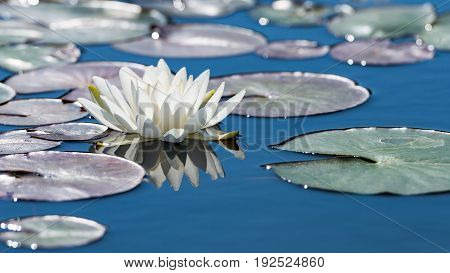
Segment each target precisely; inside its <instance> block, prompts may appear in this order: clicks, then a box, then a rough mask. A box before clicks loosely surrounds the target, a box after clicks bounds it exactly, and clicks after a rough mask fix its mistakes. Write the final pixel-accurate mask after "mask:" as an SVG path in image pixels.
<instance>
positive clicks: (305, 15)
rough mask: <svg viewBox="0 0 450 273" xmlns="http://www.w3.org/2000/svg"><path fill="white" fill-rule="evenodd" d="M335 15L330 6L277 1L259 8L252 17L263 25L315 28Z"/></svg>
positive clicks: (288, 0) (252, 12) (252, 13)
mask: <svg viewBox="0 0 450 273" xmlns="http://www.w3.org/2000/svg"><path fill="white" fill-rule="evenodd" d="M333 13H334V10H333V8H332V7H329V6H323V5H315V4H314V5H310V4H304V3H301V4H298V3H295V1H290V0H277V1H274V2H273V3H272V4H271V5H259V6H257V7H256V8H254V9H253V10H252V11H251V12H250V15H251V16H252V17H253V18H254V19H255V20H257V21H258V22H259V23H260V24H261V25H267V24H269V23H273V24H277V25H283V26H315V25H321V24H323V22H324V19H325V18H326V17H327V16H330V15H331V14H333Z"/></svg>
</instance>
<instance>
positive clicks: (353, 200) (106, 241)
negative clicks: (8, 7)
mask: <svg viewBox="0 0 450 273" xmlns="http://www.w3.org/2000/svg"><path fill="white" fill-rule="evenodd" d="M330 2H331V1H330ZM421 2H422V1H395V2H394V3H421ZM432 2H434V4H435V5H436V6H438V5H439V4H441V3H440V2H441V1H432ZM445 10H450V4H447V5H446V6H443V7H442V9H440V10H439V11H445ZM176 21H177V22H186V21H194V20H189V19H183V20H176ZM195 21H201V22H210V23H224V24H230V25H236V26H243V27H247V28H251V29H254V30H257V31H259V32H261V33H263V34H264V35H265V36H266V37H267V38H268V39H269V40H279V39H307V40H316V41H318V42H319V43H320V44H324V45H332V44H335V43H337V42H340V41H342V40H341V39H338V38H335V37H333V36H332V35H331V34H330V33H328V32H327V30H326V29H325V27H313V28H283V27H277V26H260V25H259V24H258V23H257V22H255V21H253V20H252V19H251V18H250V16H249V15H248V13H247V12H245V11H243V12H239V13H236V14H234V15H232V16H229V17H225V18H219V19H208V20H205V19H201V20H195ZM82 53H83V54H82V56H81V59H80V61H102V60H110V61H127V62H138V63H142V64H147V65H150V64H155V63H156V62H157V60H158V59H157V58H149V57H143V56H138V55H131V54H126V53H123V52H121V51H119V50H116V49H113V48H112V47H110V46H89V47H86V48H83V49H82ZM166 61H167V63H168V64H169V66H170V67H171V68H172V69H173V70H178V69H180V68H181V67H183V66H186V68H187V69H188V71H189V73H191V74H194V75H198V74H199V73H200V72H202V71H203V70H205V69H207V68H210V69H211V72H212V75H213V76H222V75H228V74H233V73H244V72H260V71H306V72H315V73H331V74H337V75H340V76H344V77H348V78H350V79H352V80H355V81H356V82H358V84H360V85H361V86H364V87H366V88H369V89H370V90H371V92H372V96H371V98H370V99H369V100H368V101H367V102H366V103H365V104H363V105H361V106H359V107H356V108H353V109H349V110H345V111H341V112H336V113H331V114H326V115H318V116H311V117H307V118H287V119H284V118H276V119H265V118H246V117H242V116H237V115H231V116H229V117H228V118H227V119H226V120H224V122H223V125H222V128H223V129H225V130H227V131H232V130H239V131H240V134H241V135H242V136H241V138H240V139H239V144H240V145H241V146H242V147H243V148H244V149H245V150H247V152H246V159H245V160H244V161H242V160H238V159H235V158H234V157H233V155H231V154H230V153H228V152H227V151H225V150H224V149H221V148H220V147H218V145H217V144H212V146H213V148H214V149H215V150H216V153H217V156H218V157H219V158H220V159H221V160H222V165H223V168H224V170H225V174H226V176H225V178H223V179H221V178H219V179H218V180H216V181H211V178H210V176H209V175H208V174H205V173H201V174H200V185H199V187H198V188H194V187H192V186H191V184H190V182H189V180H188V178H187V177H185V178H184V181H183V183H182V185H181V188H180V189H179V191H174V190H173V189H172V188H171V187H170V186H169V184H168V183H164V184H163V186H162V187H161V188H159V189H157V188H156V187H155V186H154V185H152V184H150V183H146V182H144V183H142V184H141V185H140V186H139V187H137V188H136V189H134V190H132V191H130V192H127V193H123V194H119V195H115V196H109V197H104V198H100V199H93V200H83V201H74V202H61V203H51V202H27V201H18V202H13V201H6V200H1V201H0V219H7V218H11V217H17V216H30V215H45V214H61V215H73V216H77V217H82V218H88V219H92V220H95V221H98V222H100V223H102V224H104V225H106V226H107V228H108V231H107V234H106V236H105V237H104V238H103V239H102V240H100V241H98V242H96V243H94V244H91V245H87V246H83V247H78V248H72V249H62V250H56V251H58V252H442V251H446V250H447V249H450V222H449V221H448V219H449V217H450V210H449V209H448V208H449V207H450V193H442V194H431V195H421V196H410V197H405V196H394V195H374V196H362V195H352V194H344V193H336V192H327V191H320V190H314V189H304V188H303V187H301V186H296V185H292V184H289V183H287V182H285V181H282V180H281V179H279V178H278V177H277V176H276V175H275V174H274V173H273V172H271V171H268V170H266V169H264V168H262V167H260V166H261V165H263V164H266V163H273V162H280V161H294V160H307V159H313V158H318V157H316V156H312V155H302V154H297V153H290V152H284V151H277V150H272V149H270V148H268V147H267V145H269V144H275V143H278V142H280V141H282V140H284V139H285V138H288V137H290V136H294V135H297V134H300V133H305V132H311V131H318V130H326V129H336V128H348V127H363V126H395V127H403V126H405V127H414V128H427V129H436V130H444V131H450V120H449V117H450V107H449V102H450V99H449V96H450V88H449V87H450V76H449V71H448V64H449V63H450V52H442V51H439V52H437V53H436V56H435V58H434V59H433V60H431V61H425V62H421V63H417V64H413V65H404V66H391V67H368V66H367V67H362V66H349V65H348V64H346V63H338V62H337V61H336V60H333V59H332V58H331V57H330V56H329V55H326V56H325V57H321V58H316V59H308V60H298V61H288V60H270V59H264V58H261V57H259V56H257V55H254V54H247V55H241V56H236V57H224V58H212V59H166ZM8 76H10V73H8V72H6V71H3V70H0V78H6V77H8ZM48 95H49V94H45V95H38V96H48ZM38 96H34V97H38ZM84 120H85V121H89V119H84ZM0 129H1V131H5V130H10V129H11V127H6V126H0ZM57 150H64V151H84V152H86V151H88V150H89V145H88V144H82V143H64V144H63V145H62V146H60V147H58V148H57ZM355 179H357V177H355ZM380 179H382V178H380ZM6 249H7V248H6V246H0V251H1V250H6ZM8 251H9V252H16V251H17V252H19V251H31V250H23V249H17V250H12V249H9V250H8Z"/></svg>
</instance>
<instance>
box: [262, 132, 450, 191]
mask: <svg viewBox="0 0 450 273" xmlns="http://www.w3.org/2000/svg"><path fill="white" fill-rule="evenodd" d="M274 148H276V149H279V150H286V151H294V152H302V153H317V154H326V155H336V156H339V157H334V158H331V159H324V160H313V161H303V162H286V163H277V164H269V165H268V167H269V168H272V169H273V171H274V172H275V173H276V174H278V175H279V176H280V177H282V178H284V179H286V180H288V181H290V182H292V183H295V184H301V185H306V186H308V187H312V188H319V189H325V190H332V191H338V192H349V193H357V194H379V193H392V194H399V195H414V194H426V193H435V192H444V191H449V190H450V173H449V171H448V170H449V167H450V133H447V132H439V131H433V130H421V129H410V128H355V129H346V130H331V131H323V132H317V133H310V134H306V135H300V136H298V137H294V138H292V139H289V140H287V141H284V142H282V143H280V144H278V145H275V146H274Z"/></svg>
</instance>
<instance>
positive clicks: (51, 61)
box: [0, 44, 80, 72]
mask: <svg viewBox="0 0 450 273" xmlns="http://www.w3.org/2000/svg"><path fill="white" fill-rule="evenodd" d="M79 57H80V50H79V49H78V48H77V47H76V46H75V45H74V44H67V45H63V46H58V45H29V44H20V45H14V46H2V47H0V66H1V67H3V68H5V69H8V70H10V71H14V72H19V71H26V70H31V69H37V68H41V67H46V66H54V65H59V64H63V63H74V62H76V61H77V60H78V58H79Z"/></svg>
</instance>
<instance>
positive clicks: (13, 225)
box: [0, 215, 106, 250]
mask: <svg viewBox="0 0 450 273" xmlns="http://www.w3.org/2000/svg"><path fill="white" fill-rule="evenodd" d="M0 225H1V227H2V229H3V230H1V229H0V240H1V241H3V242H5V243H6V245H7V246H9V247H13V248H18V247H26V248H31V249H32V250H36V249H39V248H43V249H48V248H52V249H53V248H65V247H77V246H83V245H87V244H90V243H92V242H94V241H97V240H99V239H100V238H102V237H103V236H104V235H105V232H106V228H105V226H103V225H101V224H99V223H97V222H95V221H92V220H88V219H84V218H78V217H74V216H60V215H45V216H31V217H22V218H13V219H9V220H4V221H1V224H0Z"/></svg>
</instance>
